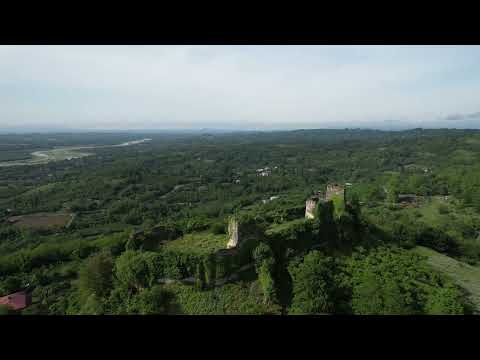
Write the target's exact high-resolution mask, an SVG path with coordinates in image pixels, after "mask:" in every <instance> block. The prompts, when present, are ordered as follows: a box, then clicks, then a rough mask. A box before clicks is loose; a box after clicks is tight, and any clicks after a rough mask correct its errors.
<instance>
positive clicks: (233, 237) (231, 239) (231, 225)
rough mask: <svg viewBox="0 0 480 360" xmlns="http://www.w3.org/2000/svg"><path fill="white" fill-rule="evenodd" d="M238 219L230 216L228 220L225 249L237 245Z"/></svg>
mask: <svg viewBox="0 0 480 360" xmlns="http://www.w3.org/2000/svg"><path fill="white" fill-rule="evenodd" d="M239 240H240V238H239V234H238V219H237V218H236V217H232V218H231V219H230V221H229V222H228V243H227V249H233V248H236V247H237V246H238V245H239Z"/></svg>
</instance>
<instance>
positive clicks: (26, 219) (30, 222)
mask: <svg viewBox="0 0 480 360" xmlns="http://www.w3.org/2000/svg"><path fill="white" fill-rule="evenodd" d="M71 219H72V214H68V213H38V214H29V215H20V216H12V217H10V218H9V219H8V221H9V222H12V223H13V224H14V225H15V226H18V227H25V228H31V229H45V228H52V227H63V226H65V225H67V224H68V222H69V221H70V220H71Z"/></svg>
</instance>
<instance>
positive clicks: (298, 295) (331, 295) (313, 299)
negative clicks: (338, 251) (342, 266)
mask: <svg viewBox="0 0 480 360" xmlns="http://www.w3.org/2000/svg"><path fill="white" fill-rule="evenodd" d="M333 269H334V266H333V259H332V258H329V257H325V256H323V255H322V254H321V253H320V252H319V251H312V252H310V253H309V254H307V255H306V256H305V257H304V259H303V262H301V263H300V264H298V265H297V266H292V267H290V268H289V272H290V275H291V277H292V280H293V300H292V305H291V308H290V313H292V314H328V313H333V312H334V310H335V292H336V289H335V286H336V285H335V283H334V276H333V273H332V271H333Z"/></svg>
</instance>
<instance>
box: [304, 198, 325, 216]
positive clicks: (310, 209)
mask: <svg viewBox="0 0 480 360" xmlns="http://www.w3.org/2000/svg"><path fill="white" fill-rule="evenodd" d="M321 200H322V199H321V196H320V195H319V194H317V195H314V196H311V197H310V198H309V199H307V201H306V202H305V218H306V219H314V218H315V209H316V208H317V205H318V203H319V202H320V201H321Z"/></svg>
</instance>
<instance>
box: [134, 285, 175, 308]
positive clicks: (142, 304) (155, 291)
mask: <svg viewBox="0 0 480 360" xmlns="http://www.w3.org/2000/svg"><path fill="white" fill-rule="evenodd" d="M137 297H138V299H137V310H138V312H139V313H140V314H166V313H168V310H169V308H170V305H171V302H172V300H173V295H172V294H171V293H170V292H168V291H166V290H164V289H163V288H162V287H161V286H160V285H155V286H154V287H152V288H150V289H147V290H145V291H143V292H141V293H140V294H139V295H137Z"/></svg>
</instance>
